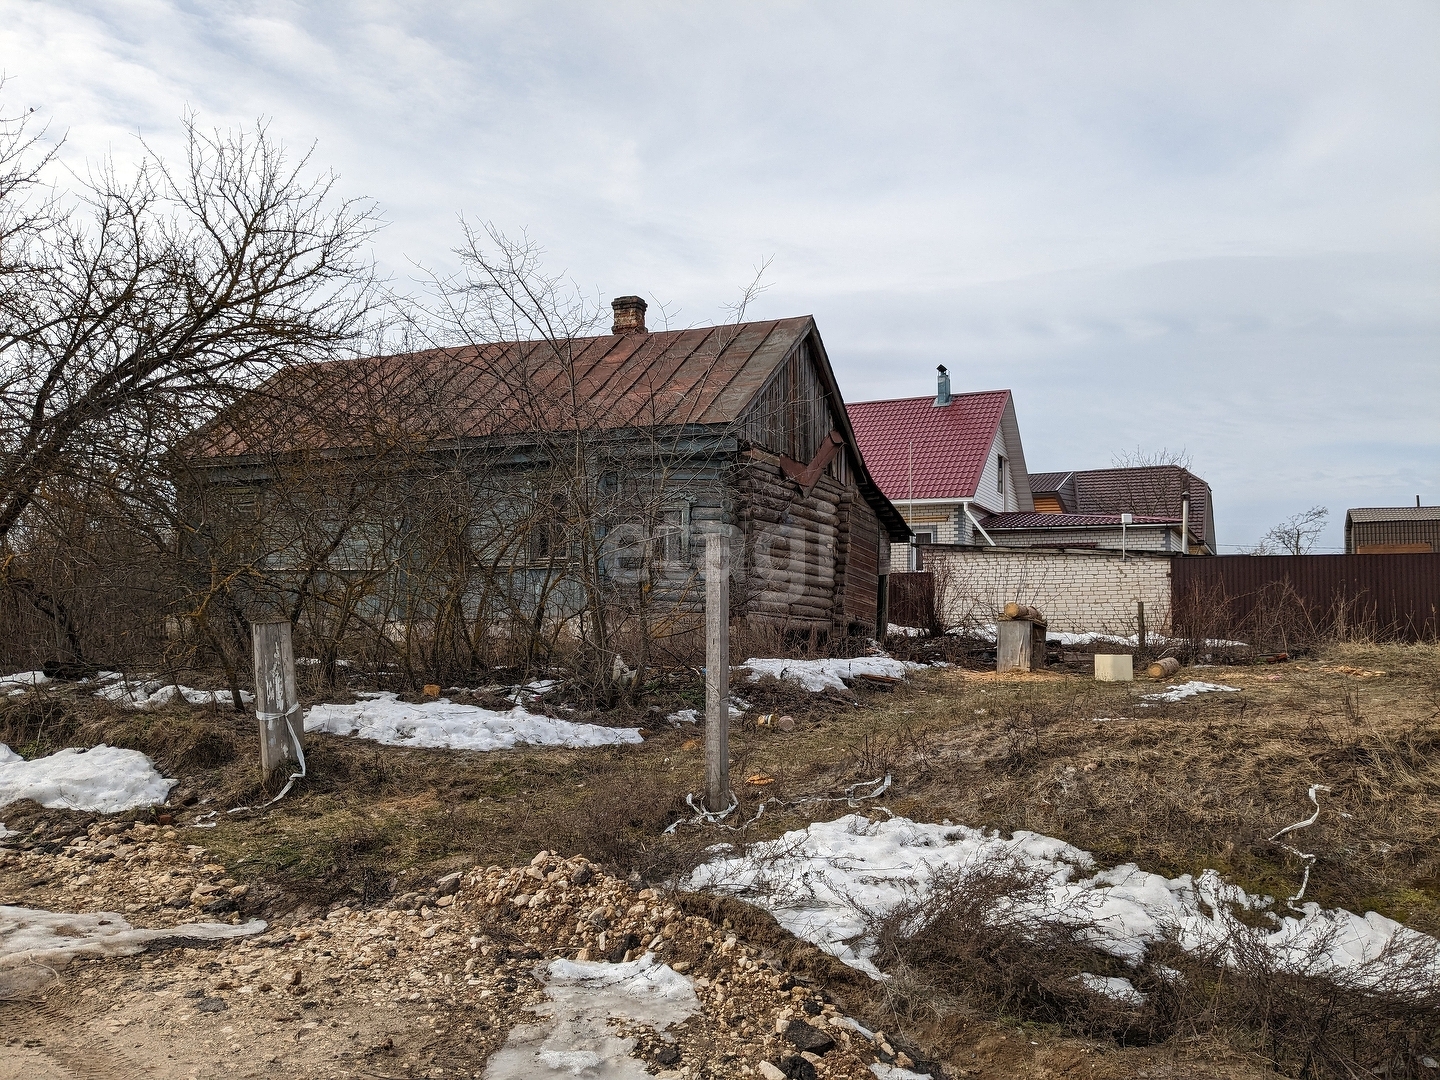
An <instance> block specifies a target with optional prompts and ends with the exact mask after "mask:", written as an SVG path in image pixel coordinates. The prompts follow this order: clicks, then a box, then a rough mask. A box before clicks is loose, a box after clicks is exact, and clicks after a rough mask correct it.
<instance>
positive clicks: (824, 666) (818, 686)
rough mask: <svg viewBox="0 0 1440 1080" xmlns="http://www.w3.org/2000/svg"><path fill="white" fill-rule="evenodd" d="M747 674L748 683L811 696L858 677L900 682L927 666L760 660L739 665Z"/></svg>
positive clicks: (873, 660) (869, 659) (871, 660)
mask: <svg viewBox="0 0 1440 1080" xmlns="http://www.w3.org/2000/svg"><path fill="white" fill-rule="evenodd" d="M740 666H741V667H743V668H745V669H747V670H748V671H749V672H750V676H749V678H750V681H751V682H759V681H760V677H761V676H762V675H774V676H775V677H776V678H777V679H789V680H790V681H791V682H798V683H799V684H800V685H801V686H803V687H805V689H806V690H809V691H810V692H811V693H815V694H818V693H820V692H821V691H824V690H839V691H842V692H843V691H844V690H845V689H846V687H845V683H844V682H843V681H842V680H844V679H852V680H853V679H856V678H858V677H859V676H861V675H882V676H884V677H885V678H887V679H903V678H904V677H905V673H906V672H907V671H921V670H923V669H925V668H927V667H930V666H931V665H929V664H916V663H914V662H912V661H908V660H893V659H891V658H890V657H888V656H857V657H856V658H855V659H853V660H761V659H756V658H754V657H752V658H751V659H749V660H746V661H745V663H743V664H741V665H740Z"/></svg>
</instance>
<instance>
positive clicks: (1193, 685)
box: [1140, 680, 1240, 701]
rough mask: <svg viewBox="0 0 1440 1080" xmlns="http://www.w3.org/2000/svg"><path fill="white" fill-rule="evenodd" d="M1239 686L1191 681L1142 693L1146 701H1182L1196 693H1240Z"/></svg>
mask: <svg viewBox="0 0 1440 1080" xmlns="http://www.w3.org/2000/svg"><path fill="white" fill-rule="evenodd" d="M1239 692H1240V688H1239V687H1238V686H1221V685H1220V684H1219V683H1213V682H1199V681H1198V680H1196V681H1191V682H1187V683H1180V684H1179V685H1178V686H1167V687H1166V688H1165V689H1164V690H1163V691H1161V692H1160V693H1158V694H1141V695H1140V696H1141V697H1142V698H1144V699H1145V700H1146V701H1181V700H1183V699H1184V698H1187V697H1194V696H1195V695H1196V694H1215V693H1228V694H1238V693H1239Z"/></svg>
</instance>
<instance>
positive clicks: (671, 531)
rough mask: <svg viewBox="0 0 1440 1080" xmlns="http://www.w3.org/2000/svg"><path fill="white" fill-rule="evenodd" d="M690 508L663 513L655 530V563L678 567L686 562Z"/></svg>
mask: <svg viewBox="0 0 1440 1080" xmlns="http://www.w3.org/2000/svg"><path fill="white" fill-rule="evenodd" d="M687 511H688V508H679V507H677V508H675V509H672V510H666V511H664V512H662V513H661V515H660V520H659V521H658V522H657V523H656V525H657V527H656V530H655V561H656V562H657V563H660V564H662V565H665V564H668V565H671V566H678V565H679V564H680V563H682V562H684V561H685V554H686V548H687V547H688V546H689V545H688V544H687V543H686V540H687V534H688V532H689V530H688V528H687V526H688V524H689V522H688V521H687V518H689V516H690V515H689V513H688V512H687Z"/></svg>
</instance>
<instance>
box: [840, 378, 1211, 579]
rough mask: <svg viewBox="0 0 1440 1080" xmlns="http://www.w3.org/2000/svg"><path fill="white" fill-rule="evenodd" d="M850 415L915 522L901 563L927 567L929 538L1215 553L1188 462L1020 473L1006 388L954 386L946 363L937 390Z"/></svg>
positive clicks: (973, 543)
mask: <svg viewBox="0 0 1440 1080" xmlns="http://www.w3.org/2000/svg"><path fill="white" fill-rule="evenodd" d="M850 420H851V423H853V424H854V426H855V435H856V438H857V439H858V440H859V442H860V448H861V450H862V451H863V453H864V455H865V460H866V461H867V462H868V463H869V465H870V469H871V474H872V475H873V476H874V478H875V481H876V483H878V484H879V485H880V488H881V490H882V491H884V493H885V494H886V495H887V496H889V497H890V500H891V501H892V502H893V503H894V504H895V506H896V507H897V508H898V509H899V510H900V512H901V513H902V514H904V515H905V520H906V522H907V523H908V524H909V525H910V527H911V529H912V530H913V535H914V538H915V542H914V545H913V546H912V547H911V548H910V549H909V551H908V552H906V554H905V561H904V566H903V567H899V568H903V569H911V570H918V569H922V568H923V562H924V557H923V556H924V552H923V550H922V549H923V547H924V546H926V545H928V544H945V545H961V546H966V547H987V548H1006V547H1047V548H1081V549H1095V548H1098V549H1102V550H1111V549H1113V550H1116V551H1120V550H1122V549H1125V550H1130V551H1154V552H1161V553H1167V554H1180V553H1181V552H1182V551H1185V550H1188V551H1189V553H1190V554H1205V553H1209V554H1213V553H1214V550H1215V546H1214V536H1215V521H1214V511H1213V509H1212V506H1211V497H1210V486H1209V485H1208V484H1206V483H1205V481H1204V480H1202V479H1200V477H1198V476H1196V475H1194V474H1193V473H1191V472H1189V471H1188V470H1186V469H1182V468H1180V467H1179V466H1175V465H1156V466H1147V467H1142V468H1125V469H1090V470H1085V471H1078V472H1054V473H1031V472H1027V471H1026V468H1025V451H1024V448H1023V446H1022V444H1021V441H1020V425H1019V422H1018V420H1017V419H1016V414H1015V402H1014V398H1013V396H1012V394H1011V393H1010V391H1009V390H986V391H982V392H979V393H962V394H952V393H951V392H950V377H949V373H948V372H947V371H946V370H945V368H944V367H941V368H940V369H939V378H938V385H937V393H936V395H935V397H934V398H933V399H932V398H929V397H918V398H899V399H894V400H889V401H861V402H857V403H855V404H853V405H851V406H850ZM1187 525H1188V527H1189V532H1190V542H1189V544H1188V545H1184V544H1182V542H1181V533H1182V531H1183V530H1184V528H1185V527H1186V526H1187ZM898 555H899V552H898V551H897V556H898ZM896 561H897V563H898V562H899V559H898V558H897V560H896Z"/></svg>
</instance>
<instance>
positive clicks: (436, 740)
mask: <svg viewBox="0 0 1440 1080" xmlns="http://www.w3.org/2000/svg"><path fill="white" fill-rule="evenodd" d="M358 697H359V698H360V699H361V700H360V701H358V702H356V703H355V704H354V705H316V706H315V707H314V708H312V709H311V710H310V711H309V712H308V713H306V714H305V730H306V731H327V732H330V733H331V734H334V735H355V736H358V737H359V738H362V739H372V740H374V741H375V742H378V743H384V744H386V745H387V746H431V747H441V748H444V749H449V750H509V749H511V748H512V747H514V746H517V745H519V744H521V743H525V744H528V745H531V746H568V747H591V746H613V745H616V744H619V743H638V742H641V741H642V740H641V737H640V729H639V728H611V727H602V726H601V725H599V724H576V723H572V722H571V721H569V720H552V719H550V718H549V717H548V716H537V715H535V714H534V713H530V712H526V711H525V710H524V709H522V708H520V707H519V706H516V707H515V708H513V709H510V710H508V711H507V712H495V711H493V710H491V709H483V708H481V707H480V706H478V705H457V704H455V703H453V702H451V701H448V700H446V699H445V698H440V699H439V700H437V701H426V702H423V703H421V704H419V705H412V704H410V703H409V702H405V701H400V700H398V698H397V696H396V695H395V694H394V693H393V692H391V691H388V690H385V691H381V692H379V693H365V694H360V695H358Z"/></svg>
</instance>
